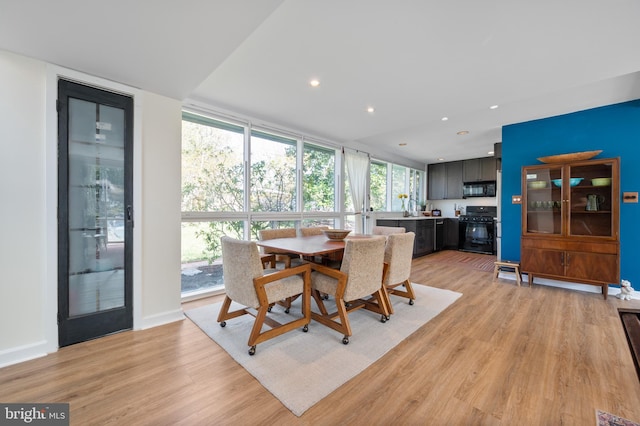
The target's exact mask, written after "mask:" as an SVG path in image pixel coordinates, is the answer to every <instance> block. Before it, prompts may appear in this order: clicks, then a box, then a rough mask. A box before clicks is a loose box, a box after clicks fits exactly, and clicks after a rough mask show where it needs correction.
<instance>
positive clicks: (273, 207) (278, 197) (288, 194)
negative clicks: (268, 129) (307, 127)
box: [250, 131, 297, 212]
mask: <svg viewBox="0 0 640 426" xmlns="http://www.w3.org/2000/svg"><path fill="white" fill-rule="evenodd" d="M296 152H297V141H296V140H294V139H287V138H283V137H279V136H276V135H272V134H268V133H263V132H258V131H253V132H251V197H250V199H251V211H255V212H292V211H296V210H297V209H296V181H297V179H296V157H297V155H296Z"/></svg>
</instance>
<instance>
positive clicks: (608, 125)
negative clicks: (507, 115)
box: [500, 99, 640, 290]
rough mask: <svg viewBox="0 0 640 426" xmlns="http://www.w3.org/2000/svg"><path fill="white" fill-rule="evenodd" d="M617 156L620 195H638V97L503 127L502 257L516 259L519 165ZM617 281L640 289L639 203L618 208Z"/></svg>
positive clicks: (639, 118)
mask: <svg viewBox="0 0 640 426" xmlns="http://www.w3.org/2000/svg"><path fill="white" fill-rule="evenodd" d="M599 149H601V150H602V152H601V153H600V154H599V155H598V156H597V157H595V158H615V157H619V158H620V191H621V193H620V197H622V192H640V99H639V100H635V101H630V102H624V103H620V104H615V105H609V106H605V107H600V108H594V109H589V110H585V111H579V112H575V113H571V114H566V115H560V116H556V117H550V118H545V119H541V120H534V121H528V122H526V123H518V124H511V125H508V126H505V127H503V128H502V198H501V200H500V201H501V218H502V258H503V259H509V260H520V234H521V220H522V218H521V213H522V210H521V206H520V205H518V204H511V196H512V195H518V194H522V183H521V180H522V167H523V166H529V165H535V164H542V163H540V162H539V161H538V160H537V158H538V157H544V156H547V155H555V154H565V153H570V152H579V151H593V150H599ZM620 253H621V257H620V278H621V279H626V280H629V281H631V285H632V286H633V287H634V288H635V289H636V290H638V289H640V204H638V203H622V199H621V204H620Z"/></svg>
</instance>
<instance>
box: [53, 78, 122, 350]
mask: <svg viewBox="0 0 640 426" xmlns="http://www.w3.org/2000/svg"><path fill="white" fill-rule="evenodd" d="M58 102H59V108H58V109H59V111H58V132H59V164H58V170H59V173H58V209H59V214H58V216H59V230H58V242H59V247H58V259H59V260H58V275H59V278H58V297H59V300H58V328H59V343H60V346H65V345H69V344H73V343H77V342H80V341H84V340H88V339H92V338H95V337H98V336H102V335H105V334H109V333H113V332H115V331H120V330H124V329H129V328H131V327H132V325H133V324H132V322H133V321H132V300H131V298H132V283H131V277H132V275H131V255H132V251H131V238H132V226H133V222H132V217H131V215H132V207H131V206H132V204H131V200H132V196H131V195H132V194H131V193H132V191H131V189H132V173H131V168H132V166H131V165H132V162H131V154H132V135H133V133H132V117H133V102H132V99H131V98H130V97H127V96H123V95H119V94H115V93H111V92H106V91H103V90H99V89H96V88H91V87H87V86H83V85H80V84H76V83H72V82H69V81H65V80H60V81H59V85H58Z"/></svg>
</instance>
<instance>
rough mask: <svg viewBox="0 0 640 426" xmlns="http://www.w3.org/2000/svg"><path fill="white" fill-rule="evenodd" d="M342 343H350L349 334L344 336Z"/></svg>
mask: <svg viewBox="0 0 640 426" xmlns="http://www.w3.org/2000/svg"><path fill="white" fill-rule="evenodd" d="M342 343H343V344H345V345H348V344H349V338H348V337H347V336H344V337H343V338H342Z"/></svg>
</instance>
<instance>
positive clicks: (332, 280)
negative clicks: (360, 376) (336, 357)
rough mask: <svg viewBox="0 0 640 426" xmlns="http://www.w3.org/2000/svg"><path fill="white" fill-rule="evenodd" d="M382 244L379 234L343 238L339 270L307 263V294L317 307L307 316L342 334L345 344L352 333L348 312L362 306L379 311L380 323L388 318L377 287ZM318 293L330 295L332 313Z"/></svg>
mask: <svg viewBox="0 0 640 426" xmlns="http://www.w3.org/2000/svg"><path fill="white" fill-rule="evenodd" d="M384 246H385V239H384V238H383V237H381V236H375V237H371V238H358V239H347V240H346V242H345V248H344V257H343V259H342V265H341V266H340V270H337V269H333V268H329V267H327V266H324V265H317V264H311V269H312V273H311V288H312V292H311V293H312V296H313V299H314V300H315V302H316V304H317V306H318V309H319V310H320V313H317V312H313V311H312V312H311V318H312V319H314V320H316V321H318V322H319V323H321V324H323V325H325V326H327V327H329V328H332V329H333V330H336V331H338V332H340V333H342V334H343V335H344V337H343V339H342V343H344V344H345V345H346V344H348V343H349V336H351V335H352V330H351V324H350V322H349V312H351V311H354V310H356V309H360V308H365V309H368V310H370V311H372V312H376V313H379V314H380V315H381V317H380V321H381V322H385V321H386V319H387V318H388V317H389V311H388V309H387V304H386V302H385V297H386V295H385V294H384V293H383V291H384V290H383V288H382V286H381V283H382V277H383V269H384V262H383V261H384ZM322 293H324V294H329V295H333V296H334V298H335V303H336V312H332V313H329V312H328V310H327V307H326V306H325V303H324V301H323V297H322Z"/></svg>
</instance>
